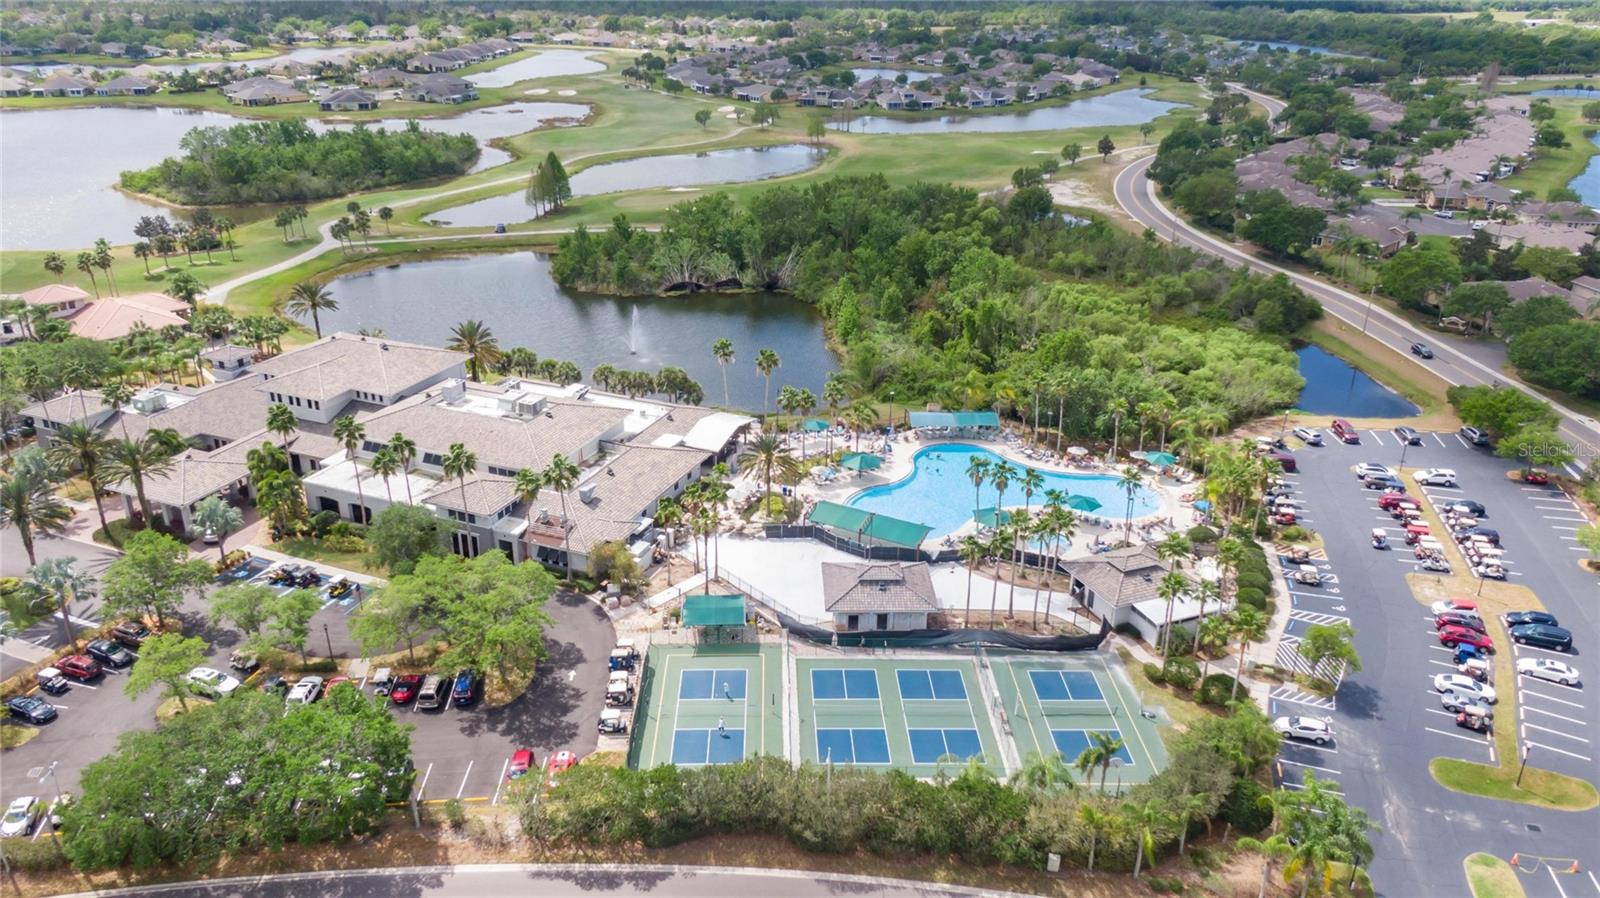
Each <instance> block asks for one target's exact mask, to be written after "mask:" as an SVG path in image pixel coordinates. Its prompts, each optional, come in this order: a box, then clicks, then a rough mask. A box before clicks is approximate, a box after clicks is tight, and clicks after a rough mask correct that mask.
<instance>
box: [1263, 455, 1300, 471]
mask: <svg viewBox="0 0 1600 898" xmlns="http://www.w3.org/2000/svg"><path fill="white" fill-rule="evenodd" d="M1266 459H1267V461H1275V462H1277V463H1278V467H1280V468H1282V469H1283V471H1284V473H1286V474H1293V473H1295V472H1296V471H1298V470H1300V463H1299V462H1297V461H1295V460H1294V456H1293V455H1290V454H1289V453H1287V452H1285V451H1283V450H1282V449H1274V450H1272V451H1271V452H1268V453H1267V454H1266Z"/></svg>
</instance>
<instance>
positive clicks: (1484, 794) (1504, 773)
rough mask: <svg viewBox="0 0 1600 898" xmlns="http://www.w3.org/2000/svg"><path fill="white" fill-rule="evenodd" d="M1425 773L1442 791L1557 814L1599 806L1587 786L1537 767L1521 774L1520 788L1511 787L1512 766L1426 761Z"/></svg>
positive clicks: (1514, 774) (1514, 767)
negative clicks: (1554, 811)
mask: <svg viewBox="0 0 1600 898" xmlns="http://www.w3.org/2000/svg"><path fill="white" fill-rule="evenodd" d="M1428 771H1429V772H1430V773H1432V774H1433V778H1434V779H1436V780H1438V781H1439V784H1440V785H1442V786H1444V787H1445V788H1446V789H1454V790H1455V791H1457V792H1465V793H1466V794H1468V795H1477V796H1479V797H1481V798H1494V799H1498V800H1500V801H1516V802H1521V803H1522V804H1531V805H1535V806H1537V807H1544V808H1554V809H1555V810H1558V811H1585V810H1588V809H1589V808H1592V807H1594V806H1595V805H1596V804H1597V803H1600V797H1597V796H1596V795H1595V790H1594V786H1593V785H1591V784H1590V783H1588V782H1585V781H1584V780H1580V779H1574V778H1572V777H1570V776H1562V775H1561V774H1559V773H1554V772H1551V771H1549V770H1541V769H1540V768H1538V767H1529V768H1528V769H1527V771H1526V772H1524V773H1523V775H1522V785H1521V786H1520V787H1518V786H1517V785H1515V783H1516V779H1517V765H1516V764H1510V765H1505V764H1502V765H1501V766H1499V767H1490V766H1488V765H1487V764H1474V763H1473V762H1471V761H1462V760H1458V759H1456V758H1434V759H1433V760H1432V761H1429V762H1428Z"/></svg>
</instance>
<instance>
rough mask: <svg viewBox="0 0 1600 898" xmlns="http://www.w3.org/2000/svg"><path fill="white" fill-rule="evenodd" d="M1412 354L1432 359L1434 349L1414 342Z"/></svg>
mask: <svg viewBox="0 0 1600 898" xmlns="http://www.w3.org/2000/svg"><path fill="white" fill-rule="evenodd" d="M1434 214H1435V215H1438V213H1437V212H1436V213H1434ZM1440 217H1441V218H1454V217H1455V214H1454V213H1452V214H1450V215H1443V216H1440ZM1411 354H1412V355H1414V356H1416V357H1418V358H1423V359H1431V358H1433V350H1432V349H1429V348H1428V344H1426V343H1413V344H1411Z"/></svg>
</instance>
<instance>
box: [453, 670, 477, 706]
mask: <svg viewBox="0 0 1600 898" xmlns="http://www.w3.org/2000/svg"><path fill="white" fill-rule="evenodd" d="M479 682H480V681H479V679H478V674H477V672H476V671H471V670H463V671H461V672H460V673H458V674H456V678H455V681H454V684H453V685H452V686H451V687H450V703H451V704H453V705H455V706H456V707H457V708H465V707H467V706H468V705H471V704H473V703H474V702H476V701H477V700H478V692H479V689H478V685H479Z"/></svg>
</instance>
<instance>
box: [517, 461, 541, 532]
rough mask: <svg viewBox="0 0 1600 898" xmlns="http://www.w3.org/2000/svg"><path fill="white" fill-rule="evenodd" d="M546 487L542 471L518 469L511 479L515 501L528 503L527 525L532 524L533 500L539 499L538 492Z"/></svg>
mask: <svg viewBox="0 0 1600 898" xmlns="http://www.w3.org/2000/svg"><path fill="white" fill-rule="evenodd" d="M545 486H546V484H545V482H544V472H543V471H533V470H530V469H528V468H518V469H517V473H516V475H515V476H514V477H513V478H512V479H511V488H512V489H513V490H515V491H516V493H517V500H518V501H520V502H526V503H528V512H527V519H528V523H530V524H531V523H533V500H535V499H537V498H539V491H540V490H542V489H544V488H545Z"/></svg>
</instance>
